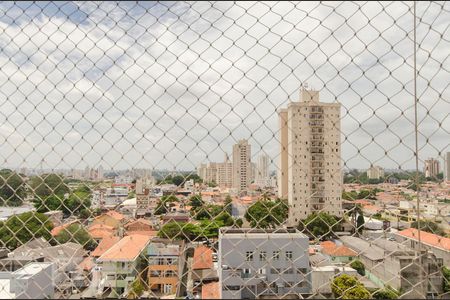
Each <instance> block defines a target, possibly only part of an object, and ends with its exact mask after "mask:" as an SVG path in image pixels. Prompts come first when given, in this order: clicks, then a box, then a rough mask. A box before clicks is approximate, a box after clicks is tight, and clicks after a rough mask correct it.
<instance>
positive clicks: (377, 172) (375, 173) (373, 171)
mask: <svg viewBox="0 0 450 300" xmlns="http://www.w3.org/2000/svg"><path fill="white" fill-rule="evenodd" d="M382 177H384V170H383V168H382V167H379V166H372V167H370V168H369V169H368V170H367V178H369V179H380V178H382Z"/></svg>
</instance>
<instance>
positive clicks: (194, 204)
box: [189, 194, 205, 211]
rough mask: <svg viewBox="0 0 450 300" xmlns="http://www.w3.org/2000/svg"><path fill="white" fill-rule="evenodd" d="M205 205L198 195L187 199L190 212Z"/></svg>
mask: <svg viewBox="0 0 450 300" xmlns="http://www.w3.org/2000/svg"><path fill="white" fill-rule="evenodd" d="M203 205H205V202H204V201H203V200H202V196H201V195H200V194H196V195H193V196H192V197H191V198H190V199H189V206H191V210H194V211H195V210H196V209H198V208H199V207H202V206H203Z"/></svg>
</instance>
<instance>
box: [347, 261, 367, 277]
mask: <svg viewBox="0 0 450 300" xmlns="http://www.w3.org/2000/svg"><path fill="white" fill-rule="evenodd" d="M350 267H352V268H353V269H355V270H356V272H358V274H359V275H361V276H364V275H366V268H365V266H364V264H363V263H362V262H361V261H360V260H359V259H355V260H354V261H352V263H351V264H350Z"/></svg>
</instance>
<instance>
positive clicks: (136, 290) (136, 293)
mask: <svg viewBox="0 0 450 300" xmlns="http://www.w3.org/2000/svg"><path fill="white" fill-rule="evenodd" d="M144 291H145V286H144V284H143V283H142V280H141V279H140V278H136V279H135V280H134V281H133V283H132V284H131V289H130V291H129V292H128V297H127V298H128V299H136V298H139V297H141V296H142V294H143V293H144Z"/></svg>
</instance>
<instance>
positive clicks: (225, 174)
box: [216, 153, 233, 188]
mask: <svg viewBox="0 0 450 300" xmlns="http://www.w3.org/2000/svg"><path fill="white" fill-rule="evenodd" d="M232 175H233V163H232V162H231V161H230V158H229V157H228V154H227V153H225V159H224V161H223V162H222V163H218V164H217V181H216V183H217V185H218V186H219V187H221V188H229V187H231V185H232V182H233V177H232Z"/></svg>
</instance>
